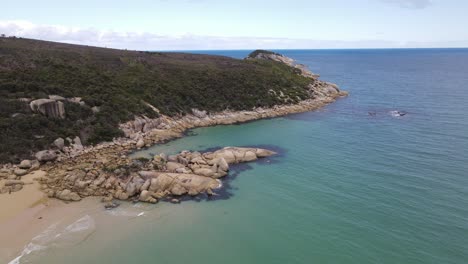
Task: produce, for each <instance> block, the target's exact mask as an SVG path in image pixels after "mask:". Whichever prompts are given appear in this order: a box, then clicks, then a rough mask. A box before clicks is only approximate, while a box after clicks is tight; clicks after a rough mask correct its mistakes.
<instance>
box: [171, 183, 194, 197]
mask: <svg viewBox="0 0 468 264" xmlns="http://www.w3.org/2000/svg"><path fill="white" fill-rule="evenodd" d="M192 191H193V190H192ZM170 192H171V193H172V194H173V195H179V196H180V195H184V194H186V193H188V191H187V189H185V188H184V186H182V185H181V184H179V183H176V184H174V186H172V188H171V190H170Z"/></svg>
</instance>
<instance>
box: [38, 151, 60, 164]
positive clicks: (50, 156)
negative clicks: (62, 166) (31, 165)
mask: <svg viewBox="0 0 468 264" xmlns="http://www.w3.org/2000/svg"><path fill="white" fill-rule="evenodd" d="M35 156H36V159H37V160H38V161H41V162H47V161H53V160H55V159H57V154H55V152H53V151H51V150H43V151H39V152H37V153H36V155H35Z"/></svg>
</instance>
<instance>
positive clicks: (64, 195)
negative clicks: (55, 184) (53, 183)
mask: <svg viewBox="0 0 468 264" xmlns="http://www.w3.org/2000/svg"><path fill="white" fill-rule="evenodd" d="M56 197H57V198H58V199H60V200H64V201H80V200H81V197H80V196H79V195H78V194H77V193H75V192H72V191H70V190H68V189H65V190H63V191H61V192H58V193H56Z"/></svg>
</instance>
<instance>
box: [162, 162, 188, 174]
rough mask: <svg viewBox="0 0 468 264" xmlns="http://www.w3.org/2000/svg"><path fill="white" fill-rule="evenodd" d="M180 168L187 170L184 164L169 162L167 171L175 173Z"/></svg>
mask: <svg viewBox="0 0 468 264" xmlns="http://www.w3.org/2000/svg"><path fill="white" fill-rule="evenodd" d="M179 168H185V166H184V165H183V164H180V163H177V162H173V161H169V162H168V163H166V169H167V171H169V172H175V171H176V170H177V169H179Z"/></svg>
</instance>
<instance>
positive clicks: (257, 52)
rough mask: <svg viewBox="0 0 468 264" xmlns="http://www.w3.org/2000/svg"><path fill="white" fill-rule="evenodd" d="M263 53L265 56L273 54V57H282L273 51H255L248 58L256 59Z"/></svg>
mask: <svg viewBox="0 0 468 264" xmlns="http://www.w3.org/2000/svg"><path fill="white" fill-rule="evenodd" d="M261 53H264V54H272V55H281V54H279V53H276V52H273V51H269V50H254V51H252V52H251V53H250V54H249V56H247V57H248V58H255V57H257V55H258V54H261Z"/></svg>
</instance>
